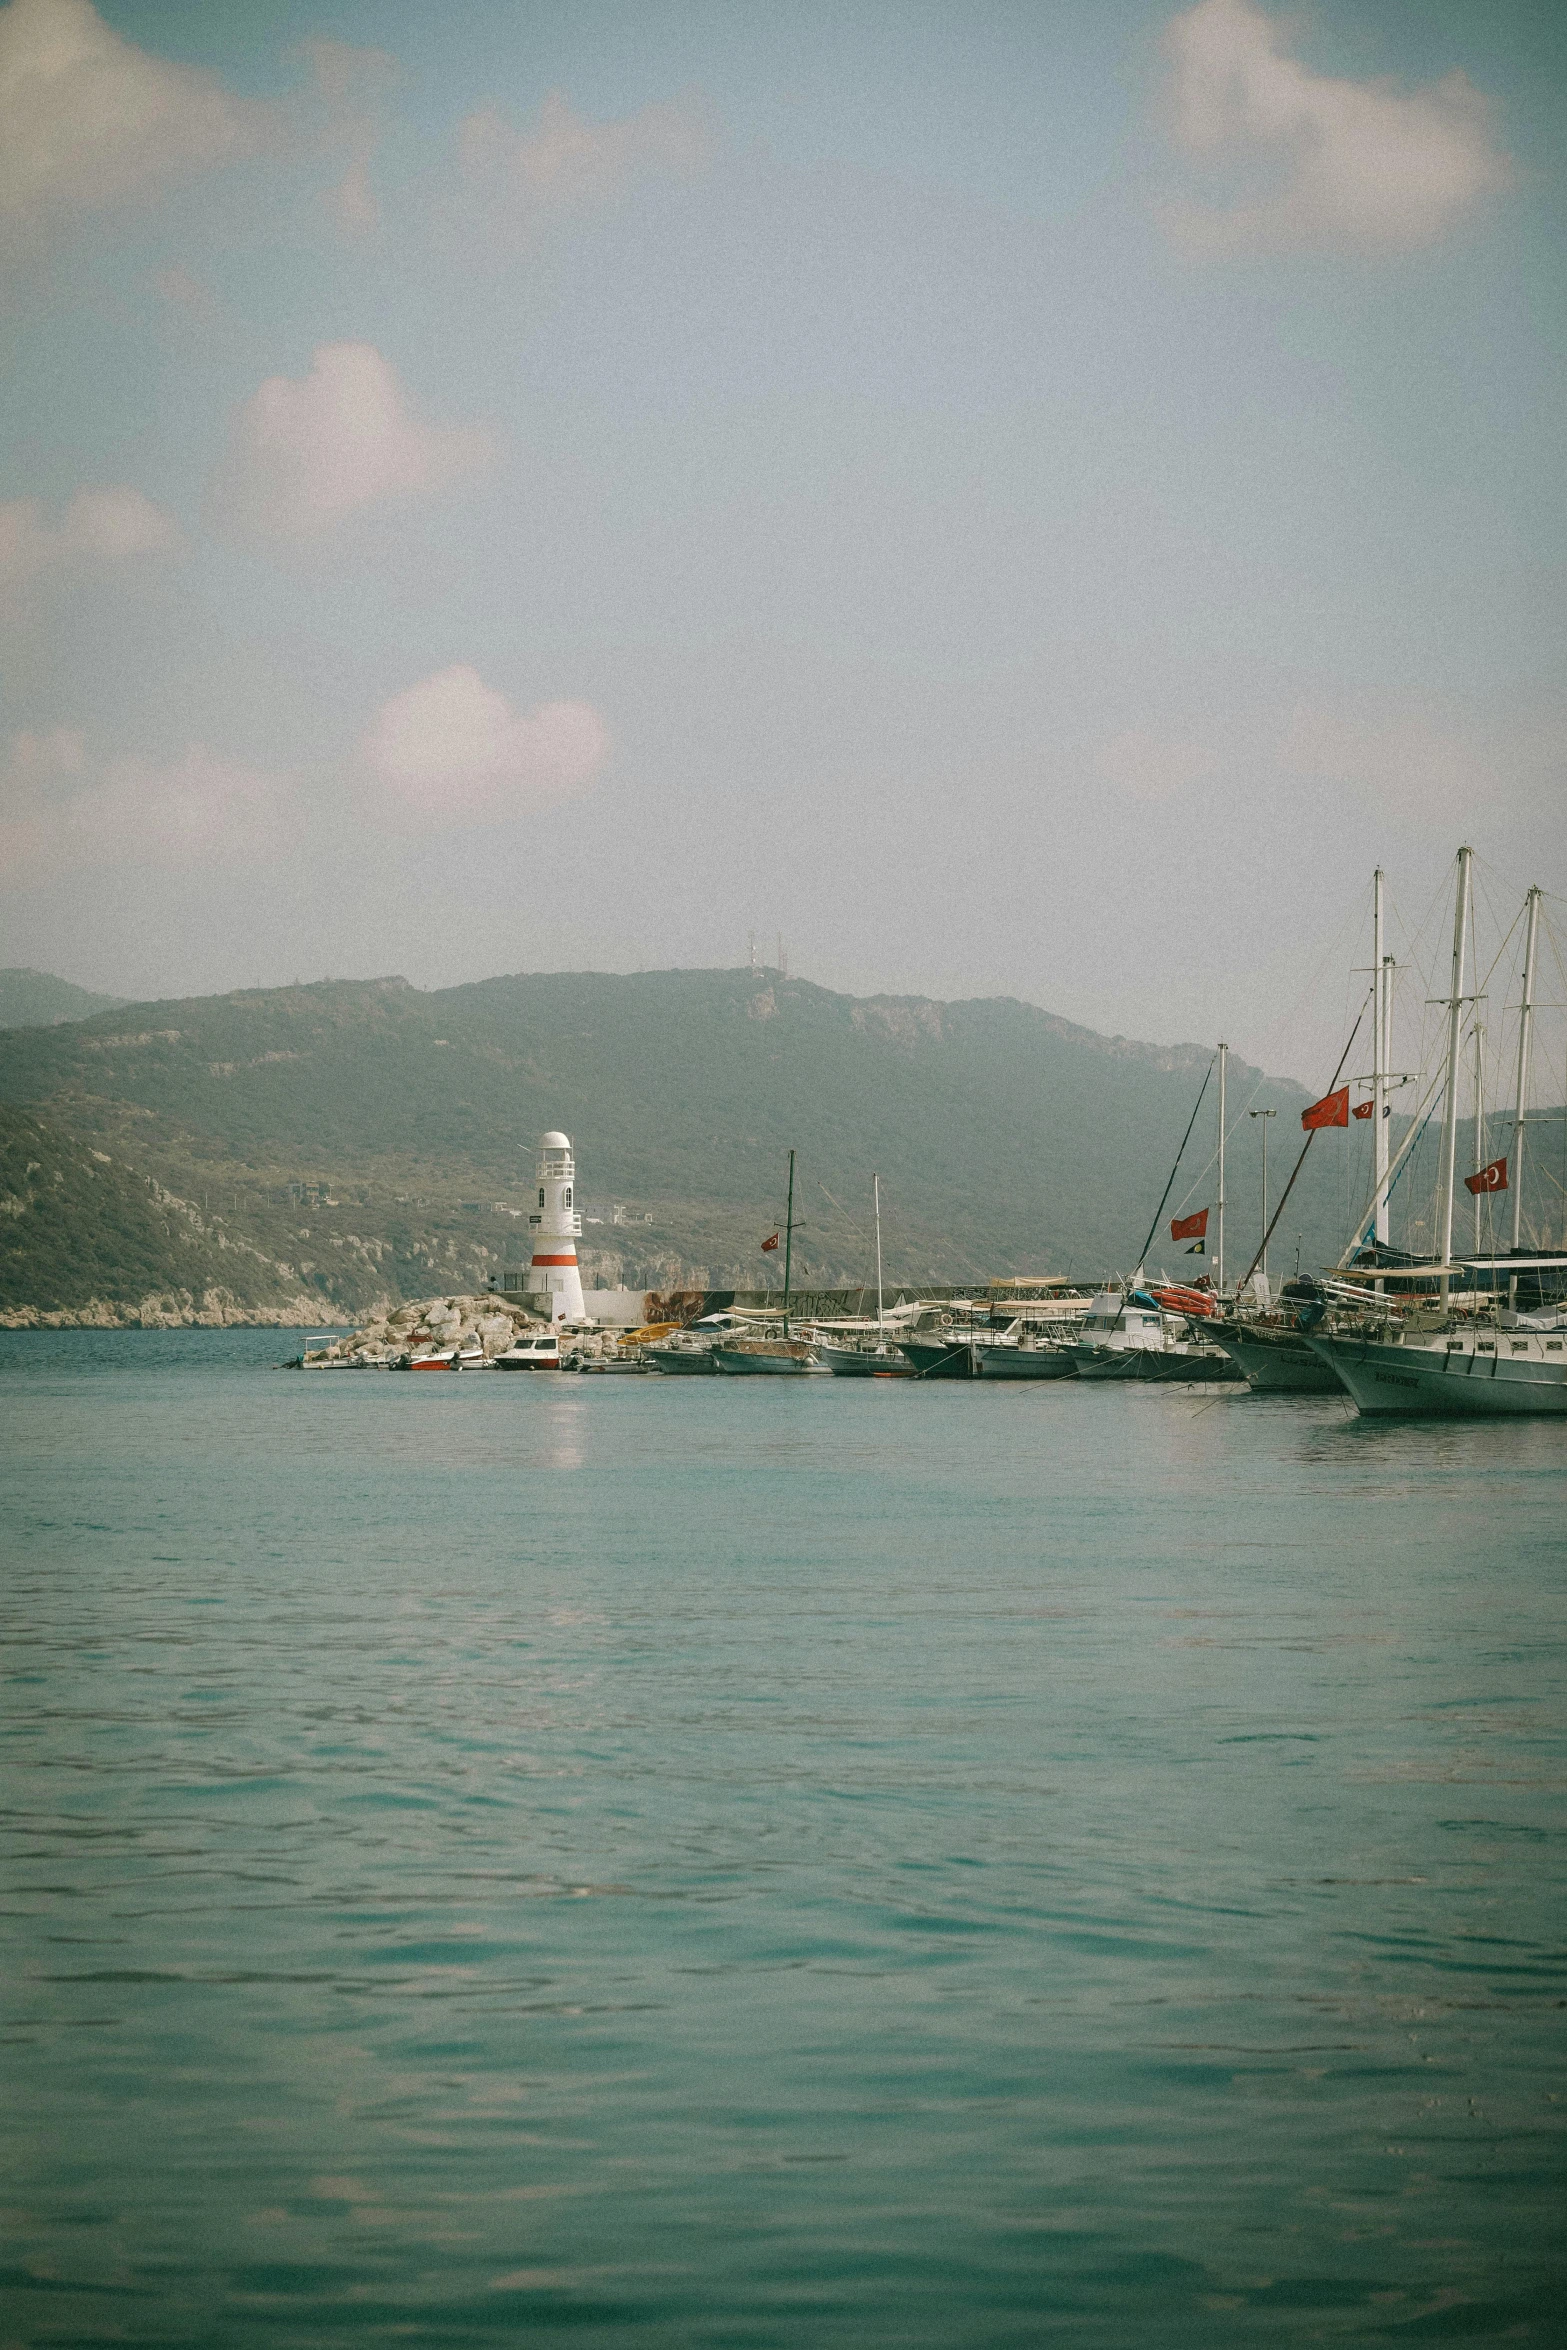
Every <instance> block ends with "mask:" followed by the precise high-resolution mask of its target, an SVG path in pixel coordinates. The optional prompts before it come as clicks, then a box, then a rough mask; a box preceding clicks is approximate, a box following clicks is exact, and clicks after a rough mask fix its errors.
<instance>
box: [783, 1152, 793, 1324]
mask: <svg viewBox="0 0 1567 2350" xmlns="http://www.w3.org/2000/svg"><path fill="white" fill-rule="evenodd" d="M793 1257H794V1153H793V1151H791V1152H790V1153H789V1211H788V1214H787V1215H786V1217H785V1218H784V1299H783V1334H784V1336H785V1338H787V1337H788V1335H789V1276H790V1273H791V1271H792V1270H793Z"/></svg>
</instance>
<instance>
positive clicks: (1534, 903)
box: [1507, 888, 1543, 1306]
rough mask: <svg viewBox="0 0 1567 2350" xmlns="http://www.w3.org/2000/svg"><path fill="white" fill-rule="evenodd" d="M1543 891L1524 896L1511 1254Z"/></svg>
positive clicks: (1510, 1291) (1518, 1214) (1519, 1207)
mask: <svg viewBox="0 0 1567 2350" xmlns="http://www.w3.org/2000/svg"><path fill="white" fill-rule="evenodd" d="M1542 894H1543V893H1542V892H1541V891H1540V890H1539V889H1538V888H1535V889H1531V890H1530V892H1529V896H1528V900H1527V904H1528V909H1529V919H1528V927H1527V929H1526V930H1525V932H1524V946H1523V1001H1522V1003H1521V1004H1520V1005H1519V1007H1518V1106H1517V1108H1516V1109H1515V1110H1514V1112H1513V1157H1512V1165H1511V1166H1510V1167H1509V1168H1508V1170H1507V1175H1508V1180H1509V1181H1510V1183H1511V1184H1512V1190H1513V1210H1512V1214H1511V1216H1510V1217H1509V1219H1508V1224H1509V1228H1510V1231H1509V1243H1508V1245H1509V1247H1510V1248H1511V1250H1512V1253H1513V1255H1514V1256H1516V1255H1517V1253H1518V1235H1519V1226H1520V1219H1521V1218H1522V1215H1523V1122H1524V1104H1525V1102H1526V1101H1527V1099H1528V1094H1529V1046H1530V1043H1531V1042H1532V1038H1531V1034H1530V1032H1531V1030H1532V1029H1533V1026H1534V951H1535V946H1536V943H1537V942H1538V939H1539V936H1540V898H1541V895H1542ZM1507 1302H1508V1304H1509V1305H1510V1306H1516V1305H1517V1303H1518V1276H1517V1274H1516V1273H1514V1274H1513V1275H1512V1277H1511V1279H1510V1280H1509V1281H1508V1284H1507Z"/></svg>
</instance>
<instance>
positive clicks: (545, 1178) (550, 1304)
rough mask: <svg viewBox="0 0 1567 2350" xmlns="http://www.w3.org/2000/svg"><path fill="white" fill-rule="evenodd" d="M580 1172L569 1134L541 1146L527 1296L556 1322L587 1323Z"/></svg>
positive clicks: (546, 1140)
mask: <svg viewBox="0 0 1567 2350" xmlns="http://www.w3.org/2000/svg"><path fill="white" fill-rule="evenodd" d="M576 1193H577V1167H576V1161H575V1160H574V1159H573V1157H572V1155H571V1137H570V1135H569V1134H546V1135H545V1137H544V1140H543V1141H542V1142H541V1143H540V1144H539V1204H538V1208H537V1209H536V1211H535V1212H534V1213H533V1214H532V1215H530V1216H529V1218H528V1224H529V1227H530V1229H531V1230H532V1233H533V1263H532V1266H531V1267H530V1269H529V1274H528V1288H527V1296H528V1298H529V1299H530V1301H531V1302H532V1304H533V1305H534V1307H535V1308H536V1310H537V1311H538V1312H539V1313H541V1314H547V1315H548V1317H549V1319H550V1320H551V1321H552V1322H580V1321H582V1320H583V1319H584V1313H583V1305H582V1275H581V1274H580V1273H579V1272H578V1270H577V1242H578V1239H579V1238H580V1237H581V1233H582V1218H581V1217H580V1216H579V1215H578V1213H577V1209H576V1205H575V1202H576Z"/></svg>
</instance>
